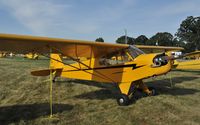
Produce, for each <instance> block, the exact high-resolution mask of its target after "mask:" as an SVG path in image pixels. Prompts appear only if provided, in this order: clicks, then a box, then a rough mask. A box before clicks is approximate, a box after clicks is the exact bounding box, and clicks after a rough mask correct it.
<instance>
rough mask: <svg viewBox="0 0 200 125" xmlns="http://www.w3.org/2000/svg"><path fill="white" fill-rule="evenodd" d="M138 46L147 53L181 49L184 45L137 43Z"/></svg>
mask: <svg viewBox="0 0 200 125" xmlns="http://www.w3.org/2000/svg"><path fill="white" fill-rule="evenodd" d="M136 47H137V48H139V49H141V50H142V51H144V52H145V53H160V52H167V51H181V50H183V48H182V47H170V46H146V45H136Z"/></svg>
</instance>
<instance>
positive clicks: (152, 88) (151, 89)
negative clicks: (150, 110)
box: [149, 87, 158, 96]
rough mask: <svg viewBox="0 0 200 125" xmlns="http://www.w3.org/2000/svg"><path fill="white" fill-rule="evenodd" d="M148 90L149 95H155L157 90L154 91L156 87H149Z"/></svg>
mask: <svg viewBox="0 0 200 125" xmlns="http://www.w3.org/2000/svg"><path fill="white" fill-rule="evenodd" d="M149 90H150V91H151V94H150V96H156V95H158V93H157V91H156V89H155V88H154V87H149Z"/></svg>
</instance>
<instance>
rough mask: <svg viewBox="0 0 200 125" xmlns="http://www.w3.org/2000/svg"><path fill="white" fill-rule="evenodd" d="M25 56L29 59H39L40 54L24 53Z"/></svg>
mask: <svg viewBox="0 0 200 125" xmlns="http://www.w3.org/2000/svg"><path fill="white" fill-rule="evenodd" d="M24 58H28V59H38V58H39V55H38V54H36V53H28V54H25V55H24Z"/></svg>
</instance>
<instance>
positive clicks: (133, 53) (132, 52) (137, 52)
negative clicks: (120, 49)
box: [128, 45, 144, 58]
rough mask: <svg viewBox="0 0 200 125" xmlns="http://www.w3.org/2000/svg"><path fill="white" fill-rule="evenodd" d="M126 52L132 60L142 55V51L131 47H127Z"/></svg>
mask: <svg viewBox="0 0 200 125" xmlns="http://www.w3.org/2000/svg"><path fill="white" fill-rule="evenodd" d="M128 51H129V53H130V55H131V56H132V57H133V58H136V57H137V56H139V55H141V54H144V52H143V51H142V50H140V49H138V48H137V47H135V46H133V45H130V46H129V48H128Z"/></svg>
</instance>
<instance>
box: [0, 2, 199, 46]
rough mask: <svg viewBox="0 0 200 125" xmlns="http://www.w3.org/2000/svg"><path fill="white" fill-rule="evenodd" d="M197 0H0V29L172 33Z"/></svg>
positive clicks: (110, 37)
mask: <svg viewBox="0 0 200 125" xmlns="http://www.w3.org/2000/svg"><path fill="white" fill-rule="evenodd" d="M199 5H200V0H0V33H11V34H25V35H34V36H47V37H56V38H67V39H79V40H90V41H94V40H95V39H96V38H98V37H102V38H103V39H104V40H105V41H106V42H110V43H114V42H115V41H116V39H117V38H118V37H120V36H122V35H124V34H125V33H124V32H125V29H126V30H127V35H128V36H130V37H134V38H136V37H138V36H139V35H146V36H147V37H148V38H150V37H151V36H153V35H155V34H156V33H157V32H169V33H171V34H173V35H174V34H175V33H176V32H177V29H178V28H179V26H180V24H181V22H182V21H183V20H184V19H186V18H187V16H200V7H199Z"/></svg>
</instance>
